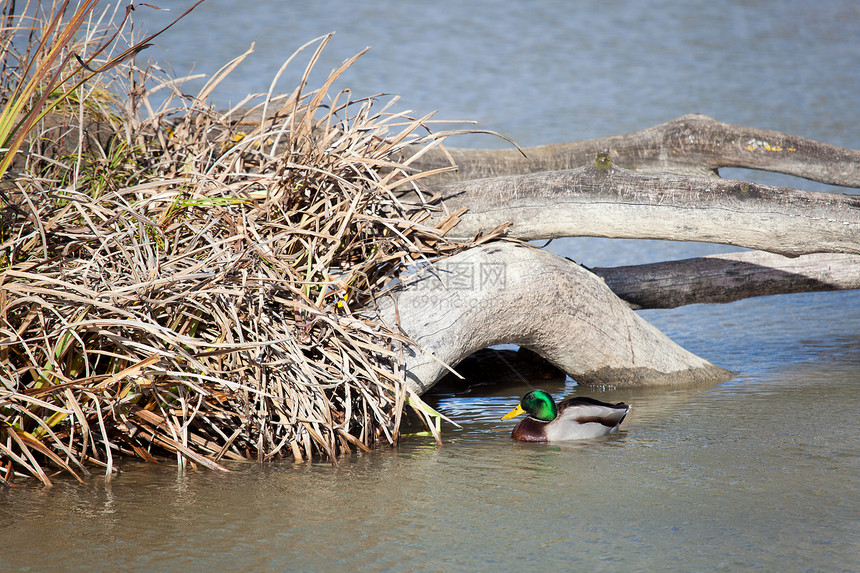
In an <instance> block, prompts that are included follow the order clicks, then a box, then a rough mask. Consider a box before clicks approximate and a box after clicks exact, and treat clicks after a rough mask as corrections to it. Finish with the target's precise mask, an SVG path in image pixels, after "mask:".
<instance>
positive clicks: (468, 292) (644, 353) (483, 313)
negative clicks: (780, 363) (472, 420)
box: [373, 242, 731, 393]
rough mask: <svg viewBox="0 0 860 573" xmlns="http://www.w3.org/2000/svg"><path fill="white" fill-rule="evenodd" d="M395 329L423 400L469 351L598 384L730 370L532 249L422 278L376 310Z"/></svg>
mask: <svg viewBox="0 0 860 573" xmlns="http://www.w3.org/2000/svg"><path fill="white" fill-rule="evenodd" d="M373 318H375V319H376V320H381V321H384V322H386V323H388V324H389V325H393V324H396V325H397V326H398V327H399V328H400V329H401V331H402V332H403V333H404V334H406V335H407V336H408V337H410V338H411V339H412V340H413V341H415V342H416V343H417V346H415V345H406V346H405V347H404V349H403V350H404V352H403V361H404V365H405V368H406V376H407V380H408V382H409V383H410V385H411V386H412V388H413V389H414V390H416V391H417V392H419V393H420V392H424V391H426V390H427V389H429V388H430V387H432V386H433V384H435V383H436V382H437V381H438V380H439V379H441V378H442V377H443V376H444V375H445V374H446V373H447V372H448V368H447V366H446V365H450V364H454V365H455V364H457V363H459V362H460V361H461V360H462V359H464V358H465V357H467V356H469V355H470V354H472V353H473V352H475V351H477V350H480V349H482V348H486V347H488V346H492V345H495V344H500V343H512V344H517V345H520V346H524V347H526V348H528V349H529V350H532V351H534V352H536V353H538V354H539V355H541V356H543V357H544V358H546V359H547V360H548V361H550V362H551V363H552V364H554V365H555V366H557V367H558V368H560V369H562V370H563V371H565V372H567V373H568V374H570V375H572V376H573V377H574V378H575V379H576V380H577V381H579V382H581V383H584V384H594V385H644V384H652V385H656V384H692V383H701V382H713V381H717V380H725V379H728V378H729V377H730V376H731V373H730V372H728V371H727V370H725V369H723V368H720V367H718V366H714V365H713V364H710V363H709V362H707V361H706V360H703V359H701V358H699V357H697V356H695V355H694V354H691V353H690V352H687V351H686V350H684V349H683V348H681V347H680V346H678V345H677V344H675V343H674V342H672V341H671V340H670V339H669V338H668V337H666V336H665V335H664V334H663V333H661V332H660V331H659V330H657V329H656V328H654V327H653V326H651V325H650V324H648V323H647V322H646V321H645V320H643V319H642V318H640V317H639V316H638V315H637V314H636V313H634V312H633V311H632V310H631V309H630V308H629V307H628V306H627V305H626V304H625V303H624V302H623V301H622V300H621V299H619V298H618V297H617V296H615V295H614V294H613V293H612V291H610V290H609V288H607V286H606V285H605V284H604V282H603V281H601V280H600V279H599V278H598V277H597V276H595V275H594V274H592V273H590V272H588V271H586V270H585V269H583V268H582V267H580V266H579V265H577V264H575V263H573V262H572V261H568V260H567V259H564V258H562V257H558V256H556V255H554V254H552V253H549V252H548V251H543V250H541V249H537V248H534V247H531V246H529V245H522V244H513V243H508V242H497V243H490V244H487V245H484V246H481V247H477V248H473V249H469V250H467V251H464V252H463V253H460V254H458V255H455V256H452V257H449V258H447V259H445V260H444V261H442V262H441V263H439V264H436V265H433V266H431V267H428V268H425V269H423V270H422V271H420V272H418V273H416V274H415V275H413V276H412V277H410V279H409V280H408V281H407V282H406V283H405V284H404V285H403V286H402V287H400V288H397V289H395V290H394V292H393V293H392V294H391V295H390V296H387V297H382V298H380V300H379V303H378V314H377V315H375V316H373Z"/></svg>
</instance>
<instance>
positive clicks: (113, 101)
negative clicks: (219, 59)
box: [0, 37, 467, 484]
mask: <svg viewBox="0 0 860 573" xmlns="http://www.w3.org/2000/svg"><path fill="white" fill-rule="evenodd" d="M327 41H328V38H327V37H326V38H322V39H319V40H317V41H316V42H315V43H312V44H309V45H307V46H305V47H303V50H306V49H310V50H311V52H312V55H311V56H310V58H309V61H310V63H309V64H308V65H307V68H306V71H305V74H304V77H303V79H302V81H301V82H300V84H299V85H298V86H297V87H296V88H295V89H294V90H293V91H292V93H290V94H288V95H285V96H280V97H274V96H272V94H266V95H263V96H258V97H256V98H251V97H249V98H248V99H247V100H245V101H243V102H240V104H239V105H238V106H237V107H236V108H234V109H232V110H228V111H216V109H215V108H214V107H213V106H212V105H211V104H210V103H209V96H210V94H211V92H212V90H213V89H214V88H215V86H216V85H217V83H218V82H219V81H221V80H222V79H223V77H224V76H225V75H226V74H228V73H230V72H232V71H233V70H234V69H235V68H236V66H237V65H238V64H239V63H240V62H241V60H242V59H243V58H244V57H245V56H246V55H247V54H246V55H245V56H242V57H240V58H238V59H237V60H236V61H234V62H231V63H230V64H228V65H227V66H225V68H224V69H223V70H221V72H219V73H218V74H216V75H215V76H214V77H213V78H212V79H211V80H210V81H209V83H207V84H206V86H205V87H204V88H203V89H202V90H201V91H200V93H198V94H197V95H196V96H195V97H190V98H189V97H187V96H181V95H180V93H179V89H178V87H177V81H176V80H175V79H172V78H163V79H162V81H161V83H160V85H159V89H161V90H172V95H171V96H170V97H168V98H167V100H166V101H164V102H163V103H161V104H159V105H157V106H156V105H155V104H154V103H153V101H152V98H151V94H152V93H153V90H152V89H151V88H148V87H147V86H148V85H150V84H148V83H147V81H148V80H149V74H150V73H151V70H150V71H147V70H142V69H139V68H136V67H134V66H133V65H131V64H128V65H127V66H124V67H118V68H117V69H116V70H115V73H114V75H113V78H114V79H113V80H111V81H114V82H124V83H125V86H124V88H125V93H129V94H131V95H130V96H128V97H117V96H116V95H111V96H110V97H107V96H106V95H105V94H110V93H113V94H116V90H115V89H114V91H113V92H112V91H111V90H109V89H105V84H100V87H99V89H94V88H93V87H92V86H88V90H89V91H88V92H87V93H88V94H89V95H88V96H87V97H86V98H82V101H80V102H78V104H77V105H78V107H77V108H73V109H74V113H73V114H72V115H73V116H74V117H76V118H78V121H71V123H69V122H66V123H63V122H60V123H61V124H62V125H63V126H64V127H63V129H65V130H66V131H64V132H63V135H64V136H70V137H72V139H73V140H75V141H77V142H78V143H77V145H76V146H75V147H74V150H73V151H72V152H70V153H66V154H65V155H54V156H50V157H46V156H43V155H39V154H36V153H33V152H32V149H35V146H37V145H38V144H39V142H40V141H42V142H43V143H44V141H43V139H44V136H46V134H47V132H46V131H45V132H41V133H40V132H38V131H37V132H36V134H35V135H36V136H35V137H31V138H30V139H29V140H28V141H30V145H31V153H30V154H28V155H26V164H25V165H24V166H23V167H20V168H19V170H18V171H15V172H10V173H8V174H7V176H6V178H5V180H4V181H3V187H2V188H0V190H2V214H0V216H2V230H0V467H2V471H0V479H2V483H5V484H9V483H11V482H12V481H13V478H14V477H15V476H16V475H28V476H33V477H36V478H38V479H39V480H41V481H42V482H44V483H45V484H50V475H51V473H52V472H56V471H58V470H59V471H63V472H68V473H70V474H71V475H73V476H75V477H76V478H78V479H81V476H82V475H85V474H88V473H89V469H91V468H92V467H93V466H99V467H102V468H103V469H104V471H105V473H106V475H107V478H108V479H109V478H110V476H111V474H112V472H113V469H114V465H115V463H116V460H117V457H118V456H121V455H128V456H136V457H139V458H142V459H144V460H149V461H155V460H156V459H158V458H159V457H163V456H164V455H165V454H171V455H175V456H176V458H177V460H178V463H179V465H180V467H185V465H186V464H189V463H190V464H193V465H196V466H205V467H208V468H211V469H214V470H225V462H227V461H231V460H235V461H244V460H255V461H264V460H271V459H275V458H277V457H288V458H292V459H295V460H307V459H311V458H315V457H320V456H322V457H324V458H327V459H329V460H332V461H334V460H337V459H338V457H339V456H341V455H342V454H344V453H346V452H350V451H355V450H369V449H370V448H371V447H372V446H373V445H374V444H375V443H379V442H382V443H390V444H393V443H396V442H397V440H398V433H399V428H400V423H401V420H402V417H403V413H404V408H405V405H407V404H412V405H413V406H415V409H416V411H417V412H419V415H421V416H423V417H424V418H426V419H427V421H428V422H429V415H428V414H427V413H426V412H427V410H426V409H424V408H422V407H421V402H420V399H419V398H418V397H417V396H415V395H412V394H411V393H410V391H409V390H408V388H407V386H406V385H405V383H404V378H403V372H402V371H401V369H400V363H401V362H400V360H399V357H398V354H397V352H398V350H397V349H398V348H399V343H400V342H401V341H403V340H404V339H403V337H402V336H401V335H400V334H399V333H398V332H397V328H396V325H386V324H377V323H375V322H373V321H371V320H368V319H363V318H361V317H360V316H359V315H358V314H357V313H356V311H357V310H359V309H362V308H365V307H368V306H372V304H373V300H374V297H377V296H380V295H381V293H383V292H384V290H385V289H386V288H387V287H389V286H390V285H391V284H392V281H395V279H397V278H398V277H399V276H401V274H402V273H404V272H405V271H407V270H408V269H410V268H414V267H415V265H417V264H419V263H420V261H422V260H427V259H434V258H438V257H440V256H445V255H446V254H450V253H452V252H454V251H456V250H459V249H462V248H465V247H466V246H467V245H462V244H460V245H453V244H450V243H448V242H446V240H445V239H444V234H445V232H446V230H447V229H448V228H450V227H451V226H453V224H455V223H456V216H455V215H456V214H452V215H451V216H450V217H449V218H448V220H447V221H446V222H445V223H442V224H441V225H439V226H435V227H427V226H424V225H422V221H424V220H425V219H426V217H427V216H428V213H429V212H430V211H431V210H433V209H436V207H435V206H434V205H433V200H432V197H427V196H426V194H422V190H421V189H420V188H419V186H420V183H421V180H422V179H423V178H424V177H427V176H428V175H432V173H420V172H416V171H414V170H413V169H412V168H411V167H410V162H411V161H412V160H414V159H415V158H416V157H417V156H416V155H411V157H412V159H409V160H404V159H403V158H402V157H401V151H402V150H403V149H404V146H406V145H423V146H425V148H427V149H429V148H430V147H434V146H437V145H440V143H441V141H442V139H443V138H444V134H436V135H433V134H431V133H430V132H429V130H427V129H426V127H427V124H428V120H429V116H425V117H419V118H412V117H409V116H408V115H407V114H404V113H394V112H392V111H391V104H392V103H393V100H388V101H386V100H380V99H379V98H366V99H352V98H351V95H350V93H349V92H348V91H345V90H344V91H334V89H333V83H334V82H335V80H337V78H338V77H339V76H340V75H341V74H342V73H343V71H344V70H345V69H346V68H347V67H348V66H349V65H351V64H352V63H353V61H354V60H355V58H353V59H351V60H349V61H347V62H345V63H344V64H343V65H342V66H340V67H339V68H337V69H335V70H334V71H333V72H332V73H331V74H330V76H329V77H328V79H327V80H326V81H325V82H323V85H322V86H321V87H319V88H317V89H313V90H311V89H309V88H308V87H307V79H308V76H309V74H310V71H311V69H312V68H313V66H314V63H315V62H316V61H317V59H318V57H319V54H320V51H321V50H322V49H323V48H324V47H325V45H326V43H327ZM299 53H303V52H302V51H301V50H300V51H299V52H297V54H299ZM294 57H296V56H294ZM357 57H358V56H356V58H357ZM290 60H291V61H292V60H293V58H291V59H290ZM288 63H290V62H288ZM114 88H115V85H114ZM99 94H101V95H99ZM82 118H85V119H86V121H80V119H82ZM93 122H96V123H99V124H100V125H109V126H110V132H111V134H112V136H111V137H109V138H103V137H94V136H92V133H91V131H87V129H86V128H87V126H92V125H93ZM49 123H50V122H44V121H43V122H42V123H40V124H37V128H38V126H42V127H41V128H42V129H43V130H48V129H57V126H56V124H52V125H48V124H49ZM81 126H84V127H81ZM49 139H50V140H51V141H52V142H56V140H57V137H56V135H50V137H49ZM55 153H59V152H58V151H56V150H55ZM419 155H420V153H419ZM404 189H411V190H413V191H417V195H418V196H419V197H421V200H420V201H419V202H418V204H411V205H404V204H403V203H401V201H400V200H399V199H398V196H399V191H402V190H404ZM430 426H431V429H432V425H430ZM433 431H434V433H435V432H436V430H435V429H433Z"/></svg>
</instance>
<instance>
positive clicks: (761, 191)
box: [438, 159, 860, 256]
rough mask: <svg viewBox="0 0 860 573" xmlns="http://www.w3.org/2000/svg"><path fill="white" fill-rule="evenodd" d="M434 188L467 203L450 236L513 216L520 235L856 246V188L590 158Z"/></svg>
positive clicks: (470, 233) (801, 249)
mask: <svg viewBox="0 0 860 573" xmlns="http://www.w3.org/2000/svg"><path fill="white" fill-rule="evenodd" d="M438 192H439V194H440V196H441V198H442V201H443V203H444V205H445V208H446V209H447V210H448V211H451V212H455V211H458V210H460V209H461V208H467V209H468V210H467V212H465V214H463V215H461V216H460V221H459V223H458V224H457V226H456V227H455V228H454V229H453V230H452V231H451V232H450V233H449V235H448V236H449V237H450V238H453V239H463V240H465V239H470V238H472V237H474V236H475V235H477V234H479V233H486V232H488V231H490V230H492V229H494V228H496V227H498V226H500V225H503V224H505V223H512V225H511V227H510V228H509V229H508V230H507V231H506V233H507V236H509V237H514V238H517V239H522V240H534V239H549V238H556V237H570V236H599V237H615V238H632V239H668V240H675V241H704V242H711V243H723V244H728V245H736V246H740V247H747V248H751V249H760V250H764V251H770V252H774V253H780V254H783V255H788V256H796V255H801V254H806V253H815V252H844V253H860V196H856V195H836V194H832V193H818V192H809V191H799V190H795V189H787V188H782V187H775V186H771V185H759V184H753V183H746V182H743V181H732V180H727V179H720V178H697V177H689V176H681V175H671V174H659V175H657V174H648V173H637V172H634V171H629V170H627V169H621V168H619V167H616V166H614V165H610V164H609V162H605V163H601V162H600V160H599V159H598V160H595V161H594V162H593V164H592V165H587V166H585V167H581V168H579V169H571V170H568V171H554V172H547V173H535V174H529V175H514V176H508V177H497V178H495V179H478V180H474V181H464V182H460V183H452V184H448V185H444V186H442V187H440V188H439V189H438ZM438 217H441V215H439V216H438Z"/></svg>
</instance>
